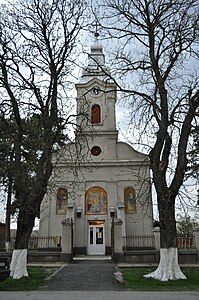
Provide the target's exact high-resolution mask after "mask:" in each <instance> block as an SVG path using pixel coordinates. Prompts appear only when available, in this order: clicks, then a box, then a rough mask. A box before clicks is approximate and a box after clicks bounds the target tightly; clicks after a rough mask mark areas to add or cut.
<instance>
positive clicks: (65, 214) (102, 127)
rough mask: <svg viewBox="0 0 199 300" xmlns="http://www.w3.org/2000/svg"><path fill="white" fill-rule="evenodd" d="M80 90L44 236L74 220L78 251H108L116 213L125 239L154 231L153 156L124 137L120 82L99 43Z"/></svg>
mask: <svg viewBox="0 0 199 300" xmlns="http://www.w3.org/2000/svg"><path fill="white" fill-rule="evenodd" d="M76 90H77V117H76V132H75V141H74V142H73V143H70V144H67V145H66V146H64V147H63V148H62V149H61V150H60V152H59V153H58V154H57V155H56V157H55V158H54V164H55V166H54V171H53V174H52V176H51V180H50V183H49V186H48V191H47V194H46V196H45V198H44V199H43V202H42V204H41V211H40V228H39V235H40V236H61V235H62V226H63V224H62V223H63V221H64V220H67V219H70V220H72V221H73V224H74V225H73V228H74V229H73V246H74V253H75V254H81V255H107V254H110V252H111V221H112V219H113V217H114V218H115V219H119V220H121V221H122V222H121V224H122V225H121V226H122V236H123V237H126V236H128V235H150V234H152V232H153V215H152V199H151V180H150V171H149V159H148V156H147V155H145V154H142V153H140V152H137V151H135V150H134V149H133V148H132V147H131V146H130V145H129V144H127V143H124V142H120V141H118V131H117V127H116V116H115V109H116V108H115V105H116V101H117V86H116V84H115V83H114V81H113V80H112V79H111V77H110V72H109V69H108V68H107V67H106V65H105V57H104V54H103V48H102V46H101V45H99V43H98V42H97V41H96V43H95V44H94V45H93V46H91V53H90V54H89V55H88V66H87V67H85V69H84V70H83V72H82V76H81V78H80V80H79V82H78V83H77V84H76ZM62 238H63V237H62Z"/></svg>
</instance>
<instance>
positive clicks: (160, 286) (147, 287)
mask: <svg viewBox="0 0 199 300" xmlns="http://www.w3.org/2000/svg"><path fill="white" fill-rule="evenodd" d="M154 270H155V269H154V268H128V269H122V273H123V277H124V280H125V286H126V288H129V289H132V290H135V291H138V290H139V291H199V268H183V269H182V271H183V273H184V274H185V276H186V277H187V279H186V280H174V281H167V282H162V281H159V280H155V279H152V278H144V277H143V275H144V274H149V273H151V272H152V271H154Z"/></svg>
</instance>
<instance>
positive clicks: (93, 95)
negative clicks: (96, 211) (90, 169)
mask: <svg viewBox="0 0 199 300" xmlns="http://www.w3.org/2000/svg"><path fill="white" fill-rule="evenodd" d="M76 89H77V132H76V138H78V139H79V138H81V143H82V141H83V139H84V140H85V142H86V143H87V145H88V147H89V150H90V153H91V155H92V158H93V159H94V160H96V159H97V160H107V159H108V160H110V159H111V160H112V159H116V142H117V138H118V131H117V129H116V118H115V104H116V100H117V94H116V85H115V83H114V81H113V80H112V79H111V77H110V71H109V69H108V68H107V67H106V65H105V56H104V54H103V49H102V46H101V45H100V44H99V42H98V41H97V40H96V42H95V44H94V45H93V46H91V51H90V54H88V65H87V67H85V68H84V69H83V72H82V76H81V78H80V81H79V83H78V84H76ZM78 129H80V131H79V130H78ZM83 137H84V138H83Z"/></svg>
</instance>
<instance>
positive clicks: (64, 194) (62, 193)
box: [56, 188, 68, 215]
mask: <svg viewBox="0 0 199 300" xmlns="http://www.w3.org/2000/svg"><path fill="white" fill-rule="evenodd" d="M67 204H68V191H67V189H64V188H59V189H58V191H57V200H56V214H57V215H65V214H66V209H67Z"/></svg>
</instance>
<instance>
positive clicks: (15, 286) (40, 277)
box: [0, 267, 55, 291]
mask: <svg viewBox="0 0 199 300" xmlns="http://www.w3.org/2000/svg"><path fill="white" fill-rule="evenodd" d="M54 271H55V269H45V268H42V267H30V268H28V274H29V277H22V278H20V279H17V280H16V279H12V278H7V279H6V280H4V281H2V282H0V291H32V290H38V289H39V288H40V287H41V286H43V285H45V280H46V278H47V277H48V276H49V275H50V274H52V273H53V272H54Z"/></svg>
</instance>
